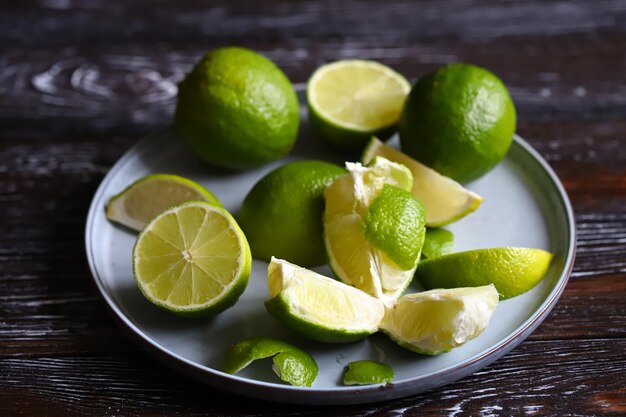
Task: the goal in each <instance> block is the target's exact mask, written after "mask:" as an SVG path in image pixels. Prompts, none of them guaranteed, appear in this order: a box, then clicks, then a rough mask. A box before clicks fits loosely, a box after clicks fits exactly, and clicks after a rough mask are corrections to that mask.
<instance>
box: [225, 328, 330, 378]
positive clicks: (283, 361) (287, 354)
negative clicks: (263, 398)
mask: <svg viewBox="0 0 626 417" xmlns="http://www.w3.org/2000/svg"><path fill="white" fill-rule="evenodd" d="M269 357H272V360H273V362H274V366H272V369H273V370H274V372H275V373H276V375H278V377H279V378H280V379H282V380H283V381H285V382H288V383H290V384H291V385H296V386H302V387H310V386H311V385H313V382H314V381H315V378H316V377H317V373H318V370H319V368H318V366H317V363H316V362H315V359H313V357H312V356H311V355H309V354H308V353H306V352H305V351H303V350H300V349H298V348H297V347H295V346H294V345H292V344H289V343H286V342H282V341H280V340H276V339H269V338H265V337H258V338H252V339H246V340H242V341H241V342H239V343H237V344H235V345H233V346H231V347H230V348H228V350H227V351H226V353H225V354H224V365H223V368H222V369H223V370H224V372H226V373H229V374H236V373H237V372H239V371H241V370H242V369H243V368H245V367H246V366H248V365H250V364H251V363H252V362H253V361H255V360H257V359H264V358H269Z"/></svg>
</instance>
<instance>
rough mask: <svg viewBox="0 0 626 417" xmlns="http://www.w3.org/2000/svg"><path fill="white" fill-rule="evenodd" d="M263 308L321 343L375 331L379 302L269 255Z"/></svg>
mask: <svg viewBox="0 0 626 417" xmlns="http://www.w3.org/2000/svg"><path fill="white" fill-rule="evenodd" d="M267 272H268V286H269V291H270V296H271V297H272V298H271V299H269V300H268V301H266V302H265V306H266V308H267V311H268V312H269V313H270V314H271V315H272V316H274V318H276V319H277V320H278V321H280V322H281V323H283V324H284V325H286V326H287V327H290V328H291V329H293V330H295V331H297V332H299V333H301V334H302V335H304V336H306V337H308V338H311V339H314V340H319V341H321V342H330V343H342V342H352V341H354V340H358V339H362V338H363V337H365V336H367V335H370V334H372V333H375V332H377V331H378V324H379V323H380V321H381V320H382V318H383V316H384V314H385V308H384V306H383V304H382V303H381V302H380V301H378V300H377V299H375V298H374V297H371V296H369V295H367V294H365V293H364V292H362V291H359V290H357V289H356V288H353V287H351V286H349V285H345V284H342V283H341V282H339V281H335V280H334V279H331V278H327V277H325V276H322V275H320V274H317V273H315V272H313V271H309V270H307V269H304V268H301V267H299V266H297V265H294V264H291V263H289V262H287V261H284V260H281V259H276V258H272V261H271V262H270V264H269V267H268V271H267Z"/></svg>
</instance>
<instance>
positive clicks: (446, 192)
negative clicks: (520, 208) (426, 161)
mask: <svg viewBox="0 0 626 417" xmlns="http://www.w3.org/2000/svg"><path fill="white" fill-rule="evenodd" d="M376 156H382V157H384V158H387V159H389V160H390V161H393V162H397V163H399V164H403V165H405V166H406V167H407V168H409V169H410V170H411V174H413V188H412V190H411V192H412V193H413V195H414V196H416V197H417V198H418V199H419V200H420V201H421V202H422V204H424V208H425V209H426V225H427V226H430V227H437V226H443V225H445V224H448V223H452V222H454V221H456V220H459V219H461V218H462V217H465V216H467V215H468V214H470V213H471V212H473V211H474V210H476V209H477V208H478V206H480V203H482V201H483V198H482V197H481V196H479V195H478V194H476V193H473V192H471V191H469V190H467V189H465V188H463V186H462V185H461V184H459V183H458V182H456V181H454V180H452V179H451V178H448V177H444V176H443V175H441V174H439V173H438V172H437V171H435V170H433V169H430V168H428V167H427V166H426V165H423V164H420V163H419V162H417V161H416V160H415V159H413V158H411V157H409V156H407V155H405V154H404V153H402V152H400V151H399V150H397V149H394V148H392V147H391V146H388V145H385V144H384V143H383V142H381V141H380V140H378V139H376V138H375V137H373V138H372V139H371V140H370V142H369V143H368V144H367V147H366V148H365V150H364V151H363V156H362V161H361V162H363V163H364V164H367V163H369V162H370V161H371V160H373V159H374V158H375V157H376Z"/></svg>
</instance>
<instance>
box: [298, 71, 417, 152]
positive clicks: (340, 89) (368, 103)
mask: <svg viewBox="0 0 626 417" xmlns="http://www.w3.org/2000/svg"><path fill="white" fill-rule="evenodd" d="M410 90H411V85H410V84H409V82H408V81H407V80H406V79H405V78H404V77H403V76H402V75H400V74H398V73H397V72H395V71H394V70H392V69H391V68H389V67H387V66H385V65H383V64H380V63H378V62H374V61H366V60H356V59H355V60H344V61H337V62H334V63H331V64H327V65H324V66H323V67H320V68H319V69H317V71H315V73H314V74H313V75H312V76H311V78H310V79H309V83H308V86H307V101H308V105H309V116H310V119H311V124H312V125H313V127H314V128H316V129H317V131H318V132H319V133H320V134H321V135H322V137H323V138H324V139H326V140H328V141H329V142H330V143H332V144H334V145H336V146H338V147H341V148H344V149H352V150H361V149H363V146H365V144H366V143H367V141H368V140H369V137H370V136H371V135H372V134H376V135H378V136H379V137H381V138H388V137H389V136H391V134H393V132H394V130H395V127H396V124H397V123H398V119H399V118H400V114H401V113H402V107H403V106H404V101H405V99H406V96H407V95H408V93H409V91H410Z"/></svg>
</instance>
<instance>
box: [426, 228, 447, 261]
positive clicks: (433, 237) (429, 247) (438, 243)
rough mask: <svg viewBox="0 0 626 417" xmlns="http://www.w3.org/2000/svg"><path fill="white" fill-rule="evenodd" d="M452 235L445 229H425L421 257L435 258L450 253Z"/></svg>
mask: <svg viewBox="0 0 626 417" xmlns="http://www.w3.org/2000/svg"><path fill="white" fill-rule="evenodd" d="M453 246H454V234H453V233H452V232H451V231H449V230H446V229H426V237H425V239H424V246H423V247H422V256H423V257H425V258H435V257H437V256H442V255H447V254H449V253H450V252H452V248H453Z"/></svg>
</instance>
